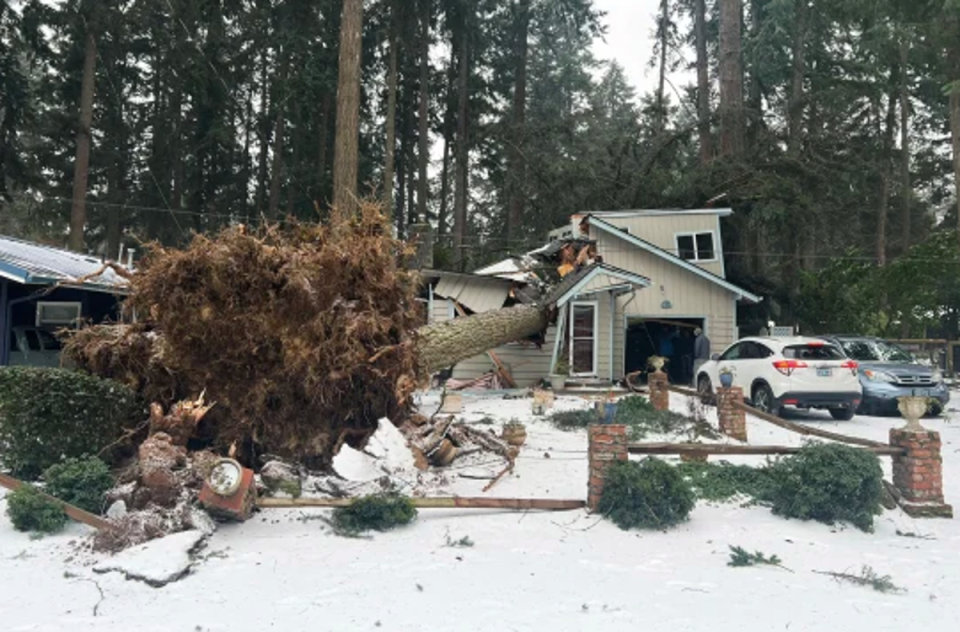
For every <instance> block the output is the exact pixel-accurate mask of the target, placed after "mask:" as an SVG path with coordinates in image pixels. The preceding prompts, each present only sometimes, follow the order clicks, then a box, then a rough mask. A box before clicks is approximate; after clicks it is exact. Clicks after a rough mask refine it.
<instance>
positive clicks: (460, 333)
mask: <svg viewBox="0 0 960 632" xmlns="http://www.w3.org/2000/svg"><path fill="white" fill-rule="evenodd" d="M548 321H549V314H548V311H547V309H546V308H542V307H539V306H536V305H522V306H518V307H507V308H504V309H498V310H496V311H492V312H483V313H480V314H474V315H472V316H467V317H465V318H453V319H451V320H446V321H443V322H440V323H435V324H433V325H426V326H425V327H421V328H419V329H418V330H417V332H416V338H417V359H418V363H419V366H420V370H421V371H422V372H423V373H424V374H430V373H433V372H435V371H439V370H440V369H444V368H446V367H449V366H452V365H454V364H456V363H457V362H460V361H462V360H466V359H467V358H472V357H473V356H477V355H480V354H481V353H485V352H486V351H487V350H489V349H493V348H495V347H499V346H500V345H502V344H506V343H508V342H515V341H517V340H520V339H522V338H526V337H527V336H532V335H534V334H536V333H538V332H541V331H543V330H544V329H546V328H547V324H548Z"/></svg>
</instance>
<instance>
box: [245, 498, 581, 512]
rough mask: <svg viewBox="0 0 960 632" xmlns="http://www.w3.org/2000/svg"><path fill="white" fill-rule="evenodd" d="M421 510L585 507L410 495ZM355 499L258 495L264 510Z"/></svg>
mask: <svg viewBox="0 0 960 632" xmlns="http://www.w3.org/2000/svg"><path fill="white" fill-rule="evenodd" d="M407 500H409V501H410V504H412V505H413V506H414V507H416V508H418V509H455V508H462V509H539V510H544V511H569V510H572V509H583V508H584V507H586V506H587V503H586V501H584V500H554V499H552V498H469V497H459V496H448V497H443V498H408V499H407ZM352 502H353V499H347V498H258V499H257V506H258V507H260V508H261V509H296V508H301V507H348V506H349V505H350V504H351V503H352Z"/></svg>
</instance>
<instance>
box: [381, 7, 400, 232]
mask: <svg viewBox="0 0 960 632" xmlns="http://www.w3.org/2000/svg"><path fill="white" fill-rule="evenodd" d="M389 38H390V62H389V68H388V69H387V141H386V142H387V144H386V147H384V152H383V208H384V214H385V215H386V216H387V221H389V220H390V219H391V218H392V217H393V179H394V174H395V172H396V164H395V153H396V150H397V57H398V53H397V48H398V46H399V42H398V41H397V4H396V2H394V3H393V4H391V6H390V36H389Z"/></svg>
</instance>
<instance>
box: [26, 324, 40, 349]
mask: <svg viewBox="0 0 960 632" xmlns="http://www.w3.org/2000/svg"><path fill="white" fill-rule="evenodd" d="M23 333H24V335H25V336H26V338H27V346H28V347H29V348H30V351H40V350H41V347H40V339H39V338H37V333H36V332H35V331H33V330H32V329H28V330H26V331H25V332H23Z"/></svg>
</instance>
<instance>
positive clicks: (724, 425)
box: [717, 386, 747, 441]
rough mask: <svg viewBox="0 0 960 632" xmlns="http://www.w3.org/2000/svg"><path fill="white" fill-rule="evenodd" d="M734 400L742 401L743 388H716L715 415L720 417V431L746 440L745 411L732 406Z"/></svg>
mask: <svg viewBox="0 0 960 632" xmlns="http://www.w3.org/2000/svg"><path fill="white" fill-rule="evenodd" d="M734 402H738V403H740V404H742V403H743V389H742V388H740V387H739V386H732V387H730V388H723V387H722V386H721V387H720V388H718V389H717V416H718V417H719V419H720V432H722V433H723V434H725V435H727V436H728V437H733V438H734V439H737V440H738V441H746V440H747V413H745V412H744V411H743V409H741V408H737V407H736V406H734Z"/></svg>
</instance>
